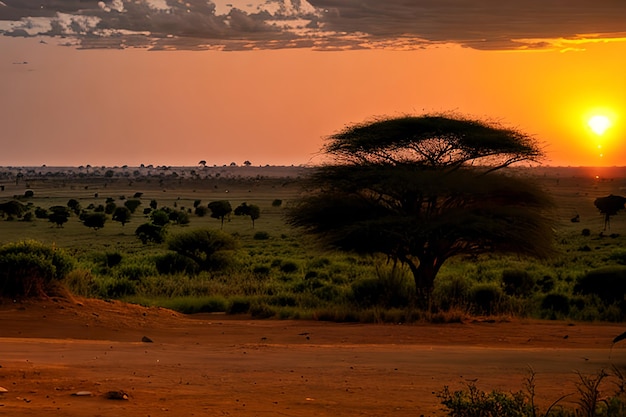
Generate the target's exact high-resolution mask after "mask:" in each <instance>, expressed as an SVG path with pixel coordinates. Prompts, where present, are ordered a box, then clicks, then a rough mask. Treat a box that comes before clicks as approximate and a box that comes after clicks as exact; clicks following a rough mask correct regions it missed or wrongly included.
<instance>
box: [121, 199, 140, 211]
mask: <svg viewBox="0 0 626 417" xmlns="http://www.w3.org/2000/svg"><path fill="white" fill-rule="evenodd" d="M140 205H141V200H136V199H132V200H126V201H125V202H124V207H126V208H127V209H128V210H130V212H131V213H134V212H135V210H137V207H139V206H140Z"/></svg>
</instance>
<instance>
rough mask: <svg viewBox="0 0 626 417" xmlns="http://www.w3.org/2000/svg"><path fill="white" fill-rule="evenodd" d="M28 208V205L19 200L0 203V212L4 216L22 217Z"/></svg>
mask: <svg viewBox="0 0 626 417" xmlns="http://www.w3.org/2000/svg"><path fill="white" fill-rule="evenodd" d="M27 210H28V208H27V207H26V205H24V204H22V203H20V202H19V201H17V200H11V201H7V202H6V203H0V213H1V214H2V215H3V216H4V215H7V216H15V217H22V215H23V214H24V213H25V212H26V211H27Z"/></svg>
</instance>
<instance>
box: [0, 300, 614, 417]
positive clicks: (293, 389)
mask: <svg viewBox="0 0 626 417" xmlns="http://www.w3.org/2000/svg"><path fill="white" fill-rule="evenodd" d="M624 330H626V329H624V327H623V326H620V325H607V324H587V323H565V322H543V321H541V322H540V321H525V320H511V321H495V322H494V321H487V320H474V321H472V322H468V323H464V324H444V325H432V324H415V325H382V324H381V325H376V324H373V325H370V324H334V323H326V322H316V321H278V320H249V319H246V318H233V317H228V316H224V315H197V316H184V315H181V314H177V313H174V312H171V311H169V310H164V309H156V308H150V309H146V308H142V307H139V306H134V305H127V304H123V303H120V302H105V301H98V300H71V301H70V300H64V299H56V300H46V301H41V300H40V301H28V302H13V301H11V300H5V301H4V302H2V304H0V366H1V367H0V387H2V388H4V389H6V390H7V392H5V393H1V394H0V415H3V416H89V417H99V416H102V417H108V416H111V417H113V416H116V417H117V416H134V417H139V416H142V417H146V416H150V417H157V416H316V417H318V416H337V417H340V416H420V415H424V416H441V415H444V414H445V413H444V412H443V411H442V406H441V404H440V400H439V398H437V396H436V393H437V392H439V391H441V389H442V388H443V387H444V386H445V385H448V386H450V387H451V388H452V389H461V388H464V387H466V384H467V383H468V382H471V381H476V385H477V386H478V387H479V388H480V389H483V390H486V391H490V390H492V389H499V390H505V391H508V390H514V391H517V390H519V389H521V388H522V387H523V383H524V379H525V377H526V376H528V369H529V367H531V368H532V369H533V370H534V371H535V372H536V385H537V392H538V402H539V403H540V404H541V405H542V406H544V407H545V406H546V405H548V404H549V403H551V402H552V401H553V400H556V399H557V398H559V397H560V396H562V395H565V394H568V393H575V392H576V385H575V384H576V382H577V380H578V376H577V375H576V372H580V373H582V374H585V375H593V374H596V373H597V372H598V371H600V369H606V370H607V371H611V369H612V367H613V366H616V367H618V369H621V368H624V367H626V342H622V343H625V344H624V345H623V346H622V345H621V344H619V343H618V344H617V345H616V346H615V347H614V348H613V349H612V351H611V340H612V339H613V337H615V336H616V335H618V334H620V333H622V332H623V331H624ZM144 336H145V337H148V338H150V339H151V340H152V343H149V342H143V341H142V338H143V337H144ZM603 387H604V388H605V389H606V390H607V392H608V393H610V391H611V389H613V388H614V386H613V385H612V384H611V383H610V382H609V381H607V382H606V384H605V385H603ZM0 391H1V390H0ZM83 391H85V392H88V393H89V395H80V396H77V395H75V394H77V393H79V392H83ZM110 391H114V392H118V393H119V392H122V393H124V394H126V395H127V398H128V399H127V400H112V399H108V398H107V393H109V392H110ZM568 400H569V403H568ZM575 400H576V396H575V395H572V396H571V397H568V399H567V400H566V401H565V402H563V405H565V406H571V405H572V402H573V401H575Z"/></svg>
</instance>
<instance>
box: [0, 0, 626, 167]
mask: <svg viewBox="0 0 626 417" xmlns="http://www.w3.org/2000/svg"><path fill="white" fill-rule="evenodd" d="M100 3H101V4H100V5H99V6H98V7H94V8H93V9H84V8H81V7H86V6H81V5H76V6H75V7H76V9H75V10H74V9H72V10H65V11H64V12H63V13H62V14H59V13H57V10H53V6H52V3H51V5H49V7H50V8H51V10H47V9H45V10H44V9H42V10H38V11H36V13H37V14H36V15H35V14H33V13H34V12H33V11H32V10H27V9H22V8H21V6H20V4H21V3H20V2H18V1H7V0H4V1H3V2H0V35H4V36H0V51H2V53H1V54H0V91H1V92H2V93H1V95H0V126H2V131H1V132H2V133H1V134H2V136H1V137H2V143H3V151H2V152H1V153H0V165H28V166H38V165H42V164H47V165H50V166H53V165H84V164H91V165H123V164H127V165H139V164H142V163H144V164H155V165H160V164H163V165H196V164H197V162H198V161H199V160H206V161H207V163H209V164H219V165H221V164H228V163H230V162H236V163H238V164H240V163H242V162H243V161H244V160H250V161H251V162H252V163H253V164H254V165H266V164H270V165H292V164H293V165H299V164H315V163H316V161H317V159H316V158H317V154H318V151H319V150H320V148H321V146H322V144H323V142H324V137H326V136H328V135H330V134H332V133H334V132H336V131H338V130H339V129H341V128H342V127H343V126H345V125H347V124H351V123H356V122H361V121H363V120H367V119H369V118H372V117H375V116H381V115H388V116H393V115H399V114H421V113H441V112H452V113H459V114H463V115H468V116H471V117H477V118H481V119H486V120H493V121H497V122H499V123H502V124H504V125H507V126H512V127H514V128H518V129H520V130H522V131H524V132H525V133H529V134H531V135H533V136H534V137H535V138H537V139H538V140H539V141H540V142H541V143H542V144H543V145H544V147H545V151H546V156H547V158H546V160H545V161H544V164H547V165H558V166H615V165H618V166H619V165H624V164H625V161H626V145H625V143H626V125H625V123H624V118H625V117H626V78H625V77H624V68H625V67H626V33H621V32H619V31H620V30H623V28H622V26H623V21H624V19H625V18H626V4H624V5H622V3H618V2H611V1H606V0H603V1H599V2H594V3H593V5H588V6H585V5H584V4H578V3H581V2H578V3H576V4H573V5H569V6H568V8H567V9H565V8H559V6H556V5H552V6H546V4H545V2H539V1H531V2H527V3H524V5H517V3H513V2H511V6H510V7H509V6H507V7H505V6H504V5H503V4H505V3H506V2H505V3H502V2H500V3H494V4H493V5H492V7H489V8H484V9H483V8H480V7H478V6H476V5H470V3H472V2H467V3H468V4H467V5H465V6H466V9H464V10H457V9H454V10H448V9H446V8H445V6H443V5H441V6H436V5H432V4H431V2H428V3H426V2H424V3H425V5H422V7H432V8H433V9H432V10H430V13H428V14H424V15H423V16H422V15H421V14H419V13H418V10H421V9H419V7H418V6H419V5H420V3H421V2H419V1H417V2H415V6H414V7H415V10H413V9H411V10H409V9H407V10H404V8H410V7H412V6H411V5H406V4H405V3H406V2H401V1H399V0H393V1H390V2H377V3H372V2H356V1H346V2H345V5H344V6H337V5H336V3H337V2H328V1H324V0H315V1H309V2H306V1H303V2H294V1H290V0H284V1H278V2H257V3H258V4H257V3H254V4H255V5H254V7H252V6H251V5H250V4H248V3H246V5H245V6H244V5H243V3H242V4H238V3H237V2H231V3H226V2H220V1H216V2H208V4H213V7H210V8H207V6H206V4H207V2H201V1H191V2H188V3H186V6H185V5H183V6H184V7H185V10H183V9H180V7H183V6H181V4H182V3H178V2H173V1H169V0H160V1H156V0H141V1H137V2H130V1H126V0H116V1H107V2H100ZM363 3H368V4H369V3H372V4H369V6H367V7H366V6H364V5H363ZM487 3H489V2H487ZM142 4H143V9H141V10H139V9H137V8H138V7H139V5H142ZM251 4H252V3H251ZM343 7H345V10H344V9H343ZM586 7H592V8H593V10H594V13H593V14H588V13H587V14H586V13H585V12H586V11H587V10H586ZM70 9H71V7H70ZM142 10H143V11H142ZM146 10H148V13H149V14H151V15H152V16H151V19H152V20H150V23H149V24H148V22H147V21H145V19H146V17H145V13H146V12H145V11H146ZM348 10H350V13H349V12H348ZM537 10H541V13H536V11H537ZM261 11H265V13H261ZM450 13H453V14H454V13H459V14H460V15H461V13H463V14H462V15H463V16H468V18H467V19H452V20H451V21H453V23H450V21H449V20H446V19H443V18H442V20H441V21H440V20H438V19H439V17H441V16H446V15H449V14H450ZM118 15H119V16H124V17H125V20H124V21H120V20H119V19H117V17H116V16H118ZM268 15H271V16H272V18H271V19H269V20H268V17H267V16H268ZM360 15H363V16H366V15H367V18H365V17H364V18H363V19H357V18H356V17H355V16H360ZM157 18H158V19H163V25H164V27H167V31H168V32H164V31H162V30H161V29H159V28H158V27H156V26H154V25H156V23H155V22H156V21H157V20H158V19H157ZM109 19H110V23H109ZM167 19H170V20H169V21H166V20H167ZM263 19H265V20H263ZM429 19H430V20H429ZM120 22H126V23H125V24H126V25H127V26H126V27H118V26H119V25H120V24H122V23H120ZM208 22H212V23H211V25H212V26H209V23H208ZM244 22H246V23H244ZM471 22H474V23H475V25H473V24H471ZM547 22H550V24H549V25H548V24H546V23H547ZM53 23H54V24H53ZM205 23H206V25H205ZM109 24H110V26H107V25H109ZM218 24H219V25H226V26H224V29H223V30H220V31H218V32H212V29H211V28H212V27H214V26H215V25H218ZM116 25H117V26H116ZM368 25H371V26H368ZM79 26H80V27H81V29H80V30H78V29H76V27H79ZM103 28H105V29H103ZM385 28H387V29H385ZM192 29H193V30H192ZM163 30H165V29H163ZM190 31H195V32H194V33H196V34H195V35H194V36H189V35H188V33H190ZM585 34H587V35H585Z"/></svg>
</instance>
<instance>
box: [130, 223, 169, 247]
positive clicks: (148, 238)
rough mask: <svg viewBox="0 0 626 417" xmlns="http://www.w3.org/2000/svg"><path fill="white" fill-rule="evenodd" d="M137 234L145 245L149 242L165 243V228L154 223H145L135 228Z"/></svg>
mask: <svg viewBox="0 0 626 417" xmlns="http://www.w3.org/2000/svg"><path fill="white" fill-rule="evenodd" d="M135 236H137V237H138V238H139V240H141V242H142V243H143V244H144V245H145V244H147V243H149V242H153V243H163V241H164V240H165V228H164V227H163V226H159V225H157V224H153V223H144V224H142V225H140V226H139V227H137V229H135Z"/></svg>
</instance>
